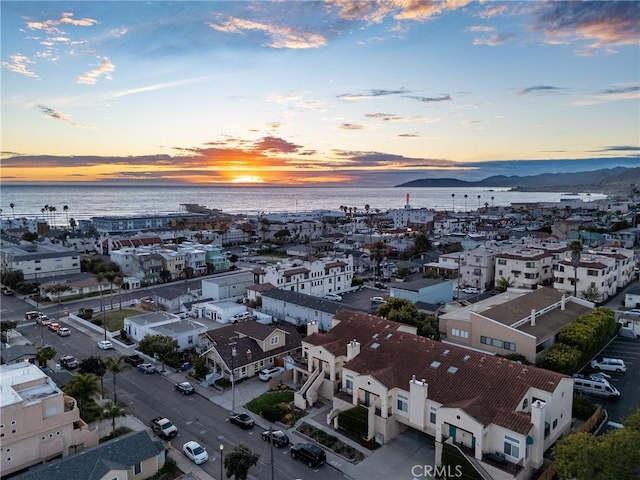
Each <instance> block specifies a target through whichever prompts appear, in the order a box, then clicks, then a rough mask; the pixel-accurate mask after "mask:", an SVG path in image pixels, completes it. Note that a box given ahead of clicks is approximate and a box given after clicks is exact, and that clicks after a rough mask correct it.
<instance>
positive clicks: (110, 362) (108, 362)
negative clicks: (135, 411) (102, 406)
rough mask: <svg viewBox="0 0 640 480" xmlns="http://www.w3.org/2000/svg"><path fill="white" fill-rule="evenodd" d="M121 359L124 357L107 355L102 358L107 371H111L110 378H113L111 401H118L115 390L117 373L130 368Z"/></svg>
mask: <svg viewBox="0 0 640 480" xmlns="http://www.w3.org/2000/svg"><path fill="white" fill-rule="evenodd" d="M122 360H124V357H118V358H117V359H115V358H113V357H107V358H105V359H104V366H105V367H106V369H107V372H109V373H111V378H112V379H113V403H118V392H117V391H116V383H117V380H118V375H120V374H121V373H122V372H124V371H126V370H129V369H130V368H131V367H130V366H129V365H124V364H123V363H122Z"/></svg>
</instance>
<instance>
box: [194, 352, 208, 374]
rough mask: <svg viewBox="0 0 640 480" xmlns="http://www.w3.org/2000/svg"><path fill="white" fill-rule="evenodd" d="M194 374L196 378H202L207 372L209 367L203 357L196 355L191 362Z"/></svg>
mask: <svg viewBox="0 0 640 480" xmlns="http://www.w3.org/2000/svg"><path fill="white" fill-rule="evenodd" d="M193 371H194V376H195V377H196V378H198V379H203V378H204V377H206V376H207V374H208V373H209V367H208V366H207V361H206V360H205V359H204V357H198V358H196V359H195V361H194V362H193Z"/></svg>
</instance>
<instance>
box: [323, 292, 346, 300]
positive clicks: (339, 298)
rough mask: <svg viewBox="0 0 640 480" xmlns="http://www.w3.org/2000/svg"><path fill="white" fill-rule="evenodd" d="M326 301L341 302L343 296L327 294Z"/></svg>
mask: <svg viewBox="0 0 640 480" xmlns="http://www.w3.org/2000/svg"><path fill="white" fill-rule="evenodd" d="M324 299H325V300H333V301H334V302H341V301H342V295H338V294H337V293H327V294H326V295H325V296H324Z"/></svg>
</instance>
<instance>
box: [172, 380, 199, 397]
mask: <svg viewBox="0 0 640 480" xmlns="http://www.w3.org/2000/svg"><path fill="white" fill-rule="evenodd" d="M173 389H174V390H176V391H178V392H180V393H181V394H182V395H191V394H192V393H196V390H195V388H193V385H191V384H190V383H189V382H181V383H176V384H175V385H174V387H173Z"/></svg>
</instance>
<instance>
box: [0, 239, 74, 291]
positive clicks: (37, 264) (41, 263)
mask: <svg viewBox="0 0 640 480" xmlns="http://www.w3.org/2000/svg"><path fill="white" fill-rule="evenodd" d="M0 261H1V262H2V263H1V269H2V272H6V271H8V270H18V271H20V272H22V274H23V275H24V278H25V280H26V281H32V282H39V281H40V280H41V279H43V278H46V277H56V276H60V275H69V274H72V273H80V254H79V253H78V252H76V251H75V250H71V249H69V248H66V247H63V246H61V245H54V244H52V243H47V244H42V245H20V246H3V247H0Z"/></svg>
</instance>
